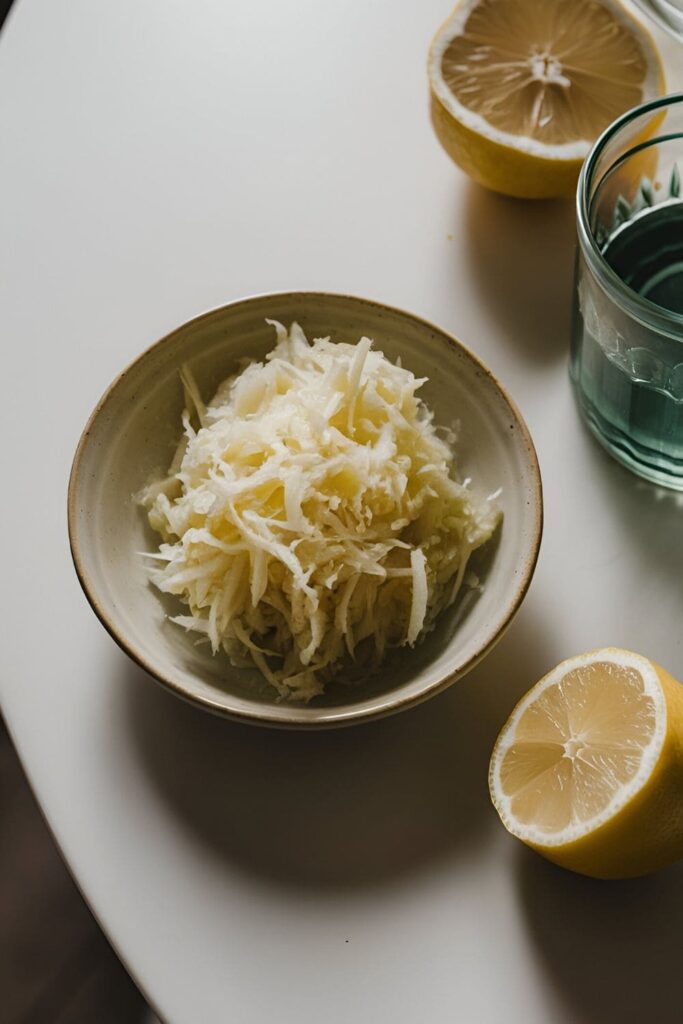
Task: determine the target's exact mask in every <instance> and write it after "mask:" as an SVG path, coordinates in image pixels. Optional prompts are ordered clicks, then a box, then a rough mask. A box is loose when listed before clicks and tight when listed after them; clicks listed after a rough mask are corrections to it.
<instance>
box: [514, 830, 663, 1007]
mask: <svg viewBox="0 0 683 1024" xmlns="http://www.w3.org/2000/svg"><path fill="white" fill-rule="evenodd" d="M515 867H516V880H517V889H518V895H519V901H520V904H521V907H522V910H523V913H524V918H525V920H526V923H527V926H528V930H529V933H530V935H531V938H532V940H533V945H534V949H535V952H536V956H537V959H538V961H539V964H540V965H541V967H542V968H543V970H544V973H546V974H547V975H548V977H549V978H550V980H551V982H552V983H553V986H554V988H555V990H556V992H557V994H558V996H559V997H560V998H561V1000H562V1001H563V1002H564V1003H565V1004H566V1005H567V1007H568V1008H569V1009H570V1010H571V1011H572V1012H573V1015H575V1016H572V1018H571V1019H575V1020H576V1021H577V1022H581V1024H645V1022H648V1024H679V1022H680V1021H681V1020H683V1007H682V1006H681V996H680V981H679V977H680V969H681V957H682V956H683V941H682V940H681V927H682V925H681V922H682V921H683V865H676V866H674V867H672V868H668V869H666V870H665V871H660V872H658V873H657V874H655V875H650V876H648V877H646V878H637V879H633V880H628V881H620V882H600V881H595V880H593V879H590V878H584V877H583V876H581V875H575V874H572V873H571V872H570V871H564V870H563V869H562V868H558V867H556V866H555V865H554V864H549V863H548V862H547V861H545V860H543V858H542V857H539V856H538V855H536V854H534V853H533V852H532V851H531V850H527V849H526V848H524V847H522V846H520V847H519V849H518V850H517V857H516V861H515Z"/></svg>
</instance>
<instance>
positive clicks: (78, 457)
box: [67, 291, 543, 729]
mask: <svg viewBox="0 0 683 1024" xmlns="http://www.w3.org/2000/svg"><path fill="white" fill-rule="evenodd" d="M264 299H288V300H296V301H301V303H302V304H303V303H305V302H307V301H308V300H310V299H333V300H342V301H345V300H348V301H349V302H352V303H354V304H356V305H367V306H371V307H373V308H374V309H379V310H381V311H383V312H387V313H389V314H398V315H399V316H401V317H404V318H406V319H408V320H411V321H412V322H413V323H414V324H417V325H419V326H420V327H423V328H425V329H427V330H429V331H431V332H433V333H434V334H435V335H436V336H437V337H438V338H440V339H443V340H444V341H445V342H446V343H447V344H448V345H450V346H452V347H454V348H456V349H459V350H460V351H462V352H464V354H465V355H466V356H467V357H468V358H469V359H470V360H471V361H472V362H473V363H474V364H475V365H476V366H477V367H478V369H479V370H481V372H482V373H483V374H484V375H485V376H486V377H488V379H489V380H490V382H491V383H492V384H493V385H494V387H495V388H496V389H497V390H498V391H499V393H500V394H501V395H502V397H503V398H504V400H505V402H506V403H507V405H508V407H509V409H510V412H511V413H512V416H513V419H514V422H515V425H516V427H517V428H518V430H519V432H520V434H521V436H522V438H523V440H524V444H525V446H526V449H527V454H528V456H529V464H530V467H531V470H532V479H533V509H532V514H533V517H534V522H533V539H532V546H531V551H530V553H529V555H528V557H527V560H526V563H525V564H524V566H523V567H522V569H521V576H520V580H519V583H518V585H517V589H516V591H515V594H514V595H513V598H512V600H511V601H510V602H509V604H508V605H507V607H506V608H505V609H504V611H503V614H502V615H501V617H500V619H499V621H498V623H497V626H496V628H495V630H494V631H493V632H492V633H491V635H490V636H489V637H488V638H487V639H486V640H485V641H484V642H483V643H482V645H481V646H480V648H479V649H478V650H477V651H476V652H475V653H474V654H473V655H472V657H471V658H469V659H468V661H466V662H465V664H464V665H461V666H459V667H458V668H457V669H455V670H453V671H452V672H446V673H445V674H444V675H442V676H441V677H440V678H439V679H437V680H436V681H435V682H433V683H431V684H430V685H429V686H427V687H425V689H424V690H421V691H420V692H419V693H414V694H410V695H409V696H406V697H403V698H402V699H397V698H396V697H395V696H394V695H393V694H392V691H391V690H390V691H388V692H387V693H384V694H382V695H381V696H380V697H379V698H378V703H377V706H374V707H371V708H363V709H361V710H359V709H354V708H353V707H351V708H349V709H348V710H330V711H329V712H327V711H326V710H324V709H322V708H321V712H320V716H319V717H317V718H316V719H309V718H302V717H300V716H299V715H298V714H297V706H296V705H290V706H289V708H290V709H291V714H290V715H289V716H288V718H287V719H286V720H285V719H282V718H277V717H275V716H273V715H271V714H270V713H269V711H268V706H267V705H264V706H263V709H262V710H261V708H260V707H259V706H258V705H256V704H254V708H253V710H250V711H243V710H237V709H234V708H230V707H226V706H225V705H224V704H222V703H220V702H219V701H217V700H212V699H210V698H208V697H200V696H198V695H197V694H193V693H191V692H189V691H188V690H187V689H185V688H184V687H182V686H180V685H179V684H178V683H177V682H176V681H175V680H174V679H172V678H171V677H169V676H168V675H165V674H164V673H163V672H160V671H159V670H158V669H157V668H156V667H155V665H154V664H152V662H150V661H149V660H148V658H146V657H145V655H144V654H143V653H141V652H140V651H139V650H138V649H137V648H136V647H135V645H134V644H132V643H130V641H129V640H128V639H127V638H126V637H125V636H124V635H123V633H122V632H121V631H120V630H119V629H118V627H117V626H116V624H115V623H114V622H113V621H112V619H111V618H110V617H109V615H108V614H107V612H106V611H105V609H104V608H103V607H102V605H101V604H100V602H99V600H98V597H97V593H96V590H95V587H94V586H93V585H92V583H91V581H90V579H89V577H88V573H87V572H86V568H85V564H84V558H83V555H82V553H81V548H80V545H79V539H78V510H77V506H76V494H77V491H78V483H79V473H80V469H81V463H82V458H83V454H84V451H85V449H86V446H87V443H88V438H89V435H90V431H91V430H92V427H93V424H94V423H95V421H96V420H97V418H98V416H99V414H100V412H101V410H102V408H103V407H104V405H105V404H106V402H107V401H108V399H109V397H110V396H111V395H112V394H113V392H114V391H115V390H116V389H117V388H118V387H119V386H120V385H121V383H122V382H123V380H124V378H125V377H126V376H127V375H128V374H129V373H130V371H131V370H132V369H133V368H134V367H136V366H137V365H138V364H139V363H141V362H142V361H143V360H146V359H147V358H148V357H149V356H150V355H151V354H152V352H154V351H156V350H157V349H158V348H160V347H161V346H162V345H165V344H166V343H167V342H168V341H170V340H171V338H174V337H176V336H177V335H178V334H179V333H180V332H184V331H186V330H187V329H188V328H189V327H192V326H193V325H196V324H199V323H200V322H202V321H208V320H211V319H212V318H214V317H218V316H221V315H222V314H223V313H224V312H225V310H226V309H233V308H235V307H238V306H245V305H247V306H248V305H251V304H252V303H256V302H259V301H263V300H264ZM67 520H68V531H69V546H70V548H71V557H72V559H73V563H74V568H75V570H76V574H77V576H78V580H79V582H80V585H81V587H82V589H83V593H84V594H85V596H86V598H87V600H88V602H89V604H90V606H91V608H92V610H93V611H94V613H95V615H96V616H97V618H98V619H99V620H100V622H101V623H102V625H103V626H104V628H105V629H106V630H107V632H108V633H109V635H110V636H111V637H112V639H113V640H114V641H115V642H116V643H117V644H118V646H119V647H120V648H121V650H122V651H124V652H125V653H126V654H127V655H128V656H129V657H130V658H131V659H132V660H133V661H134V662H135V663H136V664H137V665H139V666H140V668H142V669H144V671H145V672H147V673H148V675H150V676H151V677H152V678H153V679H154V680H156V681H157V682H158V683H160V684H161V685H162V686H164V687H165V688H166V689H168V690H170V691H171V692H172V693H174V694H175V695H176V696H178V697H181V698H182V699H183V700H185V701H187V702H189V703H190V704H193V705H195V706H198V707H202V708H204V709H205V710H207V711H211V712H213V713H214V714H216V715H220V716H222V717H224V718H229V719H232V720H234V721H239V722H246V723H249V724H251V725H267V726H273V727H276V728H284V729H325V728H333V727H338V726H343V725H354V724H357V723H360V722H368V721H373V720H376V719H378V718H384V717H386V716H387V715H391V714H395V713H396V712H398V711H404V710H406V709H407V708H409V707H414V706H415V705H417V704H421V703H422V702H423V701H425V700H428V699H429V698H430V697H434V696H436V694H438V693H441V692H442V691H443V690H445V689H446V688H447V687H448V686H450V685H451V684H452V683H454V682H455V681H456V680H457V679H460V678H462V677H463V676H464V675H466V674H467V673H468V672H470V671H471V670H472V669H473V668H474V667H475V666H476V665H478V664H479V662H480V661H481V660H482V659H483V658H484V657H485V656H486V655H487V654H488V653H489V652H490V651H491V650H492V648H493V647H494V646H495V645H496V644H497V643H498V641H499V640H500V639H501V638H502V636H503V635H504V633H505V632H506V630H507V629H508V627H509V626H510V624H511V622H512V620H513V619H514V617H515V615H516V614H517V612H518V610H519V608H520V605H521V604H522V601H523V600H524V597H525V595H526V592H527V590H528V589H529V585H530V583H531V580H532V577H533V574H534V569H535V568H536V562H537V560H538V553H539V549H540V546H541V536H542V533H543V488H542V483H541V471H540V467H539V464H538V456H537V455H536V449H535V447H534V443H533V441H532V439H531V434H530V433H529V429H528V427H527V425H526V423H525V422H524V418H523V417H522V414H521V413H520V411H519V409H518V408H517V405H516V404H515V402H514V401H513V400H512V398H511V397H510V395H509V394H508V393H507V391H506V390H505V388H504V387H503V386H502V384H501V383H500V382H499V381H498V380H497V378H496V377H495V376H494V374H493V373H492V372H491V370H489V368H488V367H487V366H486V365H485V364H484V363H482V362H481V360H480V359H479V358H478V357H477V356H475V355H474V354H473V353H472V352H471V351H470V350H469V349H468V348H467V347H466V346H465V345H463V344H462V342H460V341H458V340H457V338H455V337H453V335H451V334H449V333H448V331H445V330H444V329H443V328H441V327H438V326H437V325H436V324H434V323H432V322H430V321H429V320H425V319H424V318H423V317H420V316H417V315H416V314H414V313H410V312H408V311H407V310H403V309H400V308H399V307H397V306H390V305H388V304H386V303H383V302H378V301H376V300H374V299H365V298H361V297H359V296H355V295H348V294H345V293H341V292H322V291H281V292H264V293H261V294H255V295H250V296H247V297H244V298H241V299H236V300H234V301H233V302H228V303H225V304H224V305H222V306H216V307H214V308H213V309H209V310H207V311H206V312H204V313H200V314H199V315H198V316H195V317H192V318H191V319H190V320H187V321H186V322H185V323H183V324H181V325H180V326H179V327H176V328H174V329H173V330H172V331H169V332H168V333H167V334H165V335H164V336H163V337H162V338H160V339H159V340H158V341H156V342H154V344H152V345H150V346H149V347H148V348H146V349H145V350H144V351H143V352H141V353H140V355H139V356H137V357H136V358H135V359H133V360H132V362H130V363H129V364H128V366H126V367H125V369H123V370H122V371H121V372H120V373H119V374H118V375H117V376H116V377H115V378H114V380H113V381H112V382H111V384H110V385H109V387H108V388H107V389H106V391H105V392H104V394H103V395H102V397H101V398H100V400H99V401H98V403H97V405H96V406H95V408H94V409H93V411H92V413H91V414H90V416H89V418H88V421H87V423H86V425H85V427H84V428H83V432H82V434H81V437H80V439H79V442H78V445H77V448H76V452H75V454H74V459H73V463H72V466H71V473H70V476H69V487H68V496H67ZM226 696H227V697H228V699H229V695H226Z"/></svg>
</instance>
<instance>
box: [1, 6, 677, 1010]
mask: <svg viewBox="0 0 683 1024" xmlns="http://www.w3.org/2000/svg"><path fill="white" fill-rule="evenodd" d="M447 11H448V0H420V2H419V3H417V2H409V0H404V2H399V0H376V2H371V3H368V2H362V0H356V2H351V0H348V2H342V0H326V2H325V3H321V2H320V0H260V2H259V3H250V2H249V0H239V2H238V0H230V2H228V0H185V2H181V0H115V2H114V0H112V2H110V3H93V2H92V0H20V2H19V4H18V7H17V8H16V9H15V10H14V12H13V13H12V15H11V16H10V20H9V23H8V25H7V26H6V29H5V31H4V33H3V38H2V41H1V43H0V139H1V140H2V142H1V144H0V182H1V183H2V200H1V203H0V239H1V241H0V289H1V296H0V318H1V322H0V327H1V335H0V336H1V338H2V365H3V374H2V380H3V386H2V401H1V402H0V409H1V414H2V423H3V427H4V431H3V438H4V441H3V455H2V481H3V490H2V502H1V509H2V511H1V513H0V515H1V517H2V520H1V521H2V538H3V541H4V552H3V558H2V575H3V584H4V585H3V598H2V611H3V615H2V621H3V641H2V645H1V646H0V686H1V694H2V707H3V710H4V713H5V715H6V718H7V721H8V725H9V727H10V730H11V733H12V735H13V737H14V740H15V742H16V744H17V747H18V749H19V752H20V755H21V757H22V760H23V763H24V766H25V768H26V770H27V772H28V774H29V777H30V779H31V782H32V784H33V786H34V788H35V792H36V794H37V796H38V798H39V800H40V802H41V805H42V807H43V810H44V812H45V814H46V816H47V819H48V821H49V823H50V825H51V827H52V829H53V830H54V833H55V836H56V837H57V839H58V841H59V843H60V845H61V848H62V850H63V851H64V854H65V856H66V858H67V860H68V863H69V864H70V866H71V868H72V870H73V872H74V875H75V877H76V879H77V881H78V883H79V885H80V886H81V888H82V890H83V892H84V894H85V896H86V897H87V899H88V900H89V902H90V904H91V906H92V907H93V909H94V911H95V913H96V914H97V915H98V917H99V919H100V921H101V922H102V925H103V927H104V928H105V930H106V932H107V934H108V935H109V936H110V938H111V939H112V941H113V943H114V944H115V946H116V948H117V950H118V951H119V953H120V955H121V956H122V958H123V959H124V961H125V963H126V964H127V965H128V967H129V969H130V970H131V972H132V973H133V975H134V977H135V978H136V979H137V981H138V982H139V984H140V985H141V986H142V988H143V989H144V991H145V992H146V993H147V994H148V996H149V998H150V999H151V1000H152V1001H153V1003H154V1004H155V1005H156V1006H157V1007H158V1009H159V1012H160V1013H161V1014H162V1015H163V1017H164V1018H165V1019H166V1020H167V1021H168V1022H169V1024H215V1022H231V1024H264V1022H273V1021H274V1022H277V1024H290V1022H296V1024H318V1022H319V1021H325V1022H326V1024H348V1022H350V1021H354V1022H358V1024H370V1022H373V1024H374V1022H375V1021H382V1022H384V1021H391V1022H392V1024H415V1022H417V1021H424V1022H427V1024H442V1022H446V1021H448V1022H451V1021H462V1022H465V1024H470V1022H480V1021H481V1022H485V1024H498V1022H501V1024H502V1022H506V1024H510V1022H512V1024H547V1022H549V1021H553V1022H558V1024H563V1022H581V1024H583V1022H595V1024H612V1022H617V1021H619V1022H620V1024H623V1022H636V1021H645V1020H647V1021H654V1022H657V1024H668V1022H673V1021H679V1020H680V998H679V996H680V990H679V984H678V973H679V969H680V961H681V941H680V931H681V919H682V915H683V873H682V872H681V870H679V869H676V868H674V869H671V870H669V871H666V872H663V873H661V874H660V875H658V876H656V877H653V878H652V879H649V880H644V881H640V882H637V883H635V882H634V883H620V884H613V885H608V884H598V883H592V882H590V881H587V880H585V879H581V878H578V877H573V876H570V875H568V874H566V873H563V872H562V871H560V870H557V869H554V868H553V867H551V866H549V865H546V864H545V863H544V862H543V861H541V860H540V859H538V858H536V857H535V856H534V855H533V854H531V853H528V852H527V851H525V850H524V849H522V848H521V847H519V845H518V844H517V843H516V842H515V841H513V840H512V839H511V838H509V837H508V836H507V834H506V833H505V832H504V830H503V829H502V827H500V825H499V823H498V821H497V819H496V816H495V813H494V811H493V810H492V808H491V807H490V805H489V802H488V796H487V788H486V766H487V761H488V755H489V752H490V749H491V746H492V743H493V740H494V737H495V735H496V733H497V730H498V729H499V727H500V725H501V724H502V722H503V721H504V719H505V717H506V716H507V714H508V712H509V710H510V709H511V707H512V705H513V704H514V702H515V700H516V699H517V697H518V696H519V695H520V694H521V693H522V692H523V691H524V690H526V689H527V688H528V686H529V685H530V684H531V683H532V682H534V681H535V680H536V679H537V678H538V677H539V676H540V675H541V674H542V673H543V672H544V671H545V670H547V669H548V668H549V667H551V666H552V665H553V664H554V663H555V662H557V661H559V660H560V659H561V658H562V657H564V656H567V655H569V654H573V653H576V652H578V651H580V650H582V649H588V648H590V647H593V646H599V645H604V644H619V645H623V646H628V647H632V648H634V649H636V650H639V651H642V652H643V653H645V654H649V655H652V656H654V657H656V658H657V659H658V660H659V661H661V663H662V664H664V665H665V666H668V667H669V668H670V669H671V670H672V671H673V672H674V673H677V674H678V675H679V676H680V675H681V674H682V673H683V637H682V636H681V625H680V624H681V607H682V597H681V579H682V578H683V545H681V515H682V513H681V502H680V501H677V500H676V499H675V497H674V496H673V495H670V494H666V495H665V494H663V493H659V494H658V493H656V492H654V491H653V490H652V489H651V488H649V487H647V486H645V485H644V484H641V483H639V482H638V481H637V480H636V478H635V477H632V476H630V475H629V474H628V473H627V472H625V471H623V470H622V469H621V468H619V467H618V466H617V465H616V464H613V463H612V462H611V461H609V460H608V459H607V457H605V456H604V455H603V454H602V452H601V451H600V450H598V448H597V446H596V445H595V444H594V443H593V442H592V440H591V439H590V438H589V437H588V436H587V434H586V433H585V431H584V429H583V428H582V427H581V425H580V424H579V421H578V419H577V415H576V413H575V409H574V406H573V403H572V399H571V396H570V391H569V386H568V382H567V376H566V358H567V345H568V332H569V306H570V294H571V270H572V259H573V253H572V250H573V215H572V207H571V204H569V203H566V204H563V203H557V204H550V203H547V204H539V205H533V204H522V203H516V202H513V201H506V200H504V199H502V198H498V197H495V196H493V195H490V194H487V193H485V192H484V191H482V190H480V189H479V188H477V187H475V186H473V185H471V184H470V183H469V182H468V181H467V179H466V178H465V177H464V176H462V175H461V174H460V173H459V171H457V170H456V169H455V168H454V167H453V166H452V165H451V163H450V162H449V160H448V159H447V157H446V156H445V155H444V154H443V153H442V151H441V150H440V148H439V146H438V144H437V142H436V140H435V138H434V137H433V134H432V130H431V127H430V124H429V120H428V116H427V89H426V82H425V70H424V64H425V54H426V50H427V46H428V43H429V39H430V36H431V33H432V31H433V29H434V28H435V27H436V26H437V25H438V24H439V23H440V21H441V20H442V19H443V17H444V16H445V14H446V13H447ZM658 38H660V39H661V36H660V37H658ZM680 52H681V51H680V50H679V51H678V63H679V64H681V63H682V62H681V61H680ZM667 54H668V57H669V65H670V67H673V66H674V61H675V60H676V51H675V48H674V46H673V45H670V46H668V48H667ZM682 78H683V76H680V77H679V84H680V83H681V80H682ZM670 81H672V82H675V74H674V75H672V76H670ZM294 287H298V288H310V289H315V288H320V289H330V290H337V291H347V292H352V293H358V294H361V295H368V296H373V297H376V298H378V299H381V300H384V301H386V302H389V303H394V304H396V305H400V306H403V307H405V308H407V309H412V310H415V311H416V312H417V313H420V314H423V315H425V316H427V317H428V318H430V319H432V320H435V321H437V322H438V323H440V324H442V325H443V326H445V327H446V328H448V329H450V330H452V331H453V332H454V333H455V334H456V335H458V336H459V337H461V338H462V339H463V340H464V341H465V342H466V343H467V344H468V345H469V346H471V347H472V348H473V349H474V350H475V351H476V352H477V353H478V354H479V355H480V356H481V357H482V358H483V359H484V360H485V361H486V362H488V363H489V365H490V366H491V367H492V368H493V370H494V371H495V372H496V373H497V374H498V375H499V376H500V377H501V378H502V380H503V381H504V383H505V384H506V385H507V386H508V387H509V389H510V390H511V392H512V394H513V395H514V396H515V397H516V398H517V400H518V402H519V404H520V406H521V409H522V411H523V413H524V415H525V416H526V418H527V420H528V423H529V426H530V428H531V430H532V433H533V435H534V437H535V440H536V444H537V446H538V451H539V456H540V461H541V468H542V472H543V476H544V481H545V491H546V532H545V538H544V543H543V548H542V553H541V558H540V562H539V565H538V571H537V573H536V577H535V580H534V583H533V585H532V588H531V591H530V593H529V596H528V598H527V600H526V602H525V605H524V608H523V610H522V612H521V614H520V615H519V617H518V619H517V620H516V622H515V624H514V626H513V627H512V629H511V630H510V632H509V633H508V635H507V636H506V638H505V639H504V641H503V642H502V643H501V644H500V646H499V647H498V648H497V649H496V651H495V652H494V653H493V654H492V655H491V657H489V658H488V660H487V661H486V662H485V664H483V665H482V666H481V667H480V668H478V669H477V670H476V671H475V672H473V673H472V674H471V675H470V676H469V677H468V678H467V679H466V680H465V681H464V682H462V683H461V684H459V685H457V686H455V687H453V688H452V689H451V691H450V692H448V693H447V694H446V695H444V696H442V697H441V698H439V699H436V700H434V701H432V702H431V703H429V704H427V705H425V706H423V707H421V708H419V709H417V710H415V711H412V712H409V713H405V714H403V715H399V716H397V717H396V718H393V719H390V720H387V721H385V722H383V723H379V724H376V725H371V726H364V727H361V728H357V729H353V730H349V731H343V732H341V733H335V734H325V735H313V736H311V735H298V734H278V733H273V732H263V731H260V730H257V729H250V728H247V727H238V726H235V725H232V724H229V723H226V722H222V721H218V720H216V719H213V718H211V717H209V716H208V715H205V714H203V713H201V712H199V711H196V710H193V709H191V708H190V707H187V706H185V705H183V704H181V703H180V702H179V701H176V700H175V699H174V698H173V697H171V696H169V695H168V694H166V693H163V692H162V691H161V690H160V689H159V688H157V687H156V686H154V684H153V683H152V682H150V681H149V680H147V679H146V678H144V677H143V675H142V674H141V672H139V671H138V670H137V669H136V668H135V667H134V666H133V665H132V664H130V663H129V662H128V660H127V659H126V657H125V656H124V655H123V654H121V653H120V652H119V650H118V649H117V648H116V647H115V646H114V644H113V643H112V642H111V641H110V639H109V638H108V637H107V635H106V634H105V633H104V631H103V630H102V628H101V627H100V625H99V624H98V623H97V621H96V620H95V618H94V616H93V615H92V613H91V612H90V610H89V608H88V607H87V605H86V602H85V600H84V598H83V596H82V595H81V592H80V590H79V587H78V584H77V582H76V578H75V575H74V573H73V571H72V568H71V563H70V558H69V552H68V546H67V539H66V522H65V505H66V481H67V475H68V471H69V466H70V462H71V456H72V452H73V449H74V447H75V444H76V441H77V439H78V435H79V432H80V430H81V427H82V425H83V423H84V421H85V419H86V417H87V415H88V413H89V412H90V410H91V408H92V406H93V405H94V403H95V401H96V399H97V398H98V396H99V395H100V393H101V392H102V390H103V389H104V388H105V386H106V385H107V384H108V382H109V381H110V379H111V378H112V377H113V376H114V375H115V374H116V372H117V371H118V370H119V369H120V368H121V366H122V365H124V364H125V363H126V362H128V361H129V360H130V359H131V358H133V357H134V356H135V355H136V354H137V353H138V352H139V351H140V350H141V349H143V348H144V347H146V346H147V345H148V344H149V343H151V342H152V341H153V340H155V339H156V338H157V337H159V336H161V335H162V334H163V333H164V332H166V331H167V330H168V329H170V328H171V327H173V326H175V325H176V324H178V323H180V322H182V321H183V320H185V319H187V318H189V317H190V316H192V315H193V314H195V313H197V312H199V311H201V310H204V309H206V308H208V307H211V306H213V305H218V304H221V303H223V302H225V301H228V300H230V299H234V298H237V297H240V296H243V295H247V294H250V293H254V292H262V291H268V290H276V289H287V288H294ZM3 827H5V826H4V824H3ZM52 924H53V923H52V922H46V927H50V926H51V925H52ZM55 926H58V923H55Z"/></svg>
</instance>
